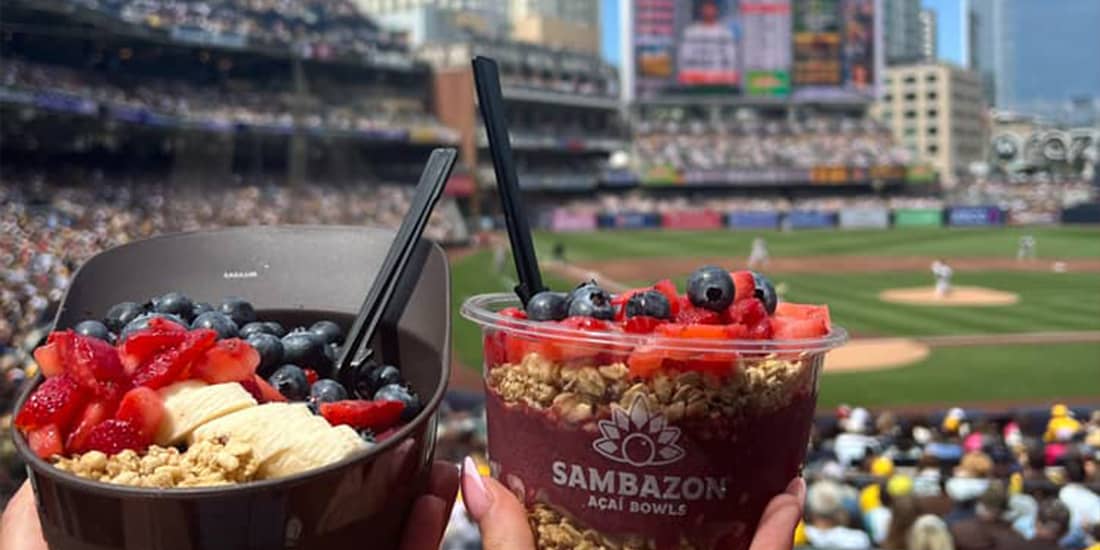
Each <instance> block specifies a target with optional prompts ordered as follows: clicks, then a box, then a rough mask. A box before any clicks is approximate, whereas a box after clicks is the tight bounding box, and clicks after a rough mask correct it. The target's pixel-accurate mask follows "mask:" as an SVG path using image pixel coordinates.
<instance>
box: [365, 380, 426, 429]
mask: <svg viewBox="0 0 1100 550" xmlns="http://www.w3.org/2000/svg"><path fill="white" fill-rule="evenodd" d="M374 400H375V401H400V402H402V403H404V404H405V409H404V410H403V411H401V420H403V421H405V422H408V421H409V420H412V419H413V417H415V416H416V414H417V413H419V412H420V398H419V397H417V396H416V393H414V392H413V391H412V390H410V389H409V388H406V387H405V386H403V385H401V384H387V385H385V386H382V387H381V388H380V389H379V390H378V391H377V392H375V393H374Z"/></svg>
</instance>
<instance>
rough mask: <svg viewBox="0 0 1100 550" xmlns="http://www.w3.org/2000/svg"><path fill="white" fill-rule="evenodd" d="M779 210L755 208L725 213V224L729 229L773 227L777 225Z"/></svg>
mask: <svg viewBox="0 0 1100 550" xmlns="http://www.w3.org/2000/svg"><path fill="white" fill-rule="evenodd" d="M779 218H780V216H779V212H772V211H766V210H755V211H745V212H730V213H729V214H726V226H728V227H730V228H731V229H775V228H777V227H779Z"/></svg>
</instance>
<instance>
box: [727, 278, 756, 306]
mask: <svg viewBox="0 0 1100 550" xmlns="http://www.w3.org/2000/svg"><path fill="white" fill-rule="evenodd" d="M730 277H733V289H734V295H733V301H734V302H740V301H741V300H745V299H748V298H752V297H753V296H755V295H756V279H755V278H753V276H752V272H751V271H731V272H730Z"/></svg>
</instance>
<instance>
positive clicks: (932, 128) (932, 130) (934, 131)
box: [925, 126, 940, 136]
mask: <svg viewBox="0 0 1100 550" xmlns="http://www.w3.org/2000/svg"><path fill="white" fill-rule="evenodd" d="M925 133H927V134H928V135H930V136H934V135H936V134H938V133H940V129H939V128H936V127H935V126H929V127H928V129H927V130H925Z"/></svg>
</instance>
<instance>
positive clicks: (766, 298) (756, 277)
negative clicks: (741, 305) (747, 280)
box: [752, 271, 779, 315]
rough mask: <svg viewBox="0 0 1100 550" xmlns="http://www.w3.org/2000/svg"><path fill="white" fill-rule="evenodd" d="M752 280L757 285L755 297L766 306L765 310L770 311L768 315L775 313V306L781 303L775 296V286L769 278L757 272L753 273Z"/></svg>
mask: <svg viewBox="0 0 1100 550" xmlns="http://www.w3.org/2000/svg"><path fill="white" fill-rule="evenodd" d="M752 280H753V282H754V283H756V289H755V290H753V295H754V296H756V299H757V300H760V301H761V302H762V303H763V304H764V309H766V310H768V315H771V314H773V313H775V306H776V304H778V303H779V297H778V296H777V295H776V294H775V286H774V285H772V282H771V281H769V280H768V278H767V277H765V276H763V275H761V274H759V273H757V272H755V271H754V272H753V273H752Z"/></svg>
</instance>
